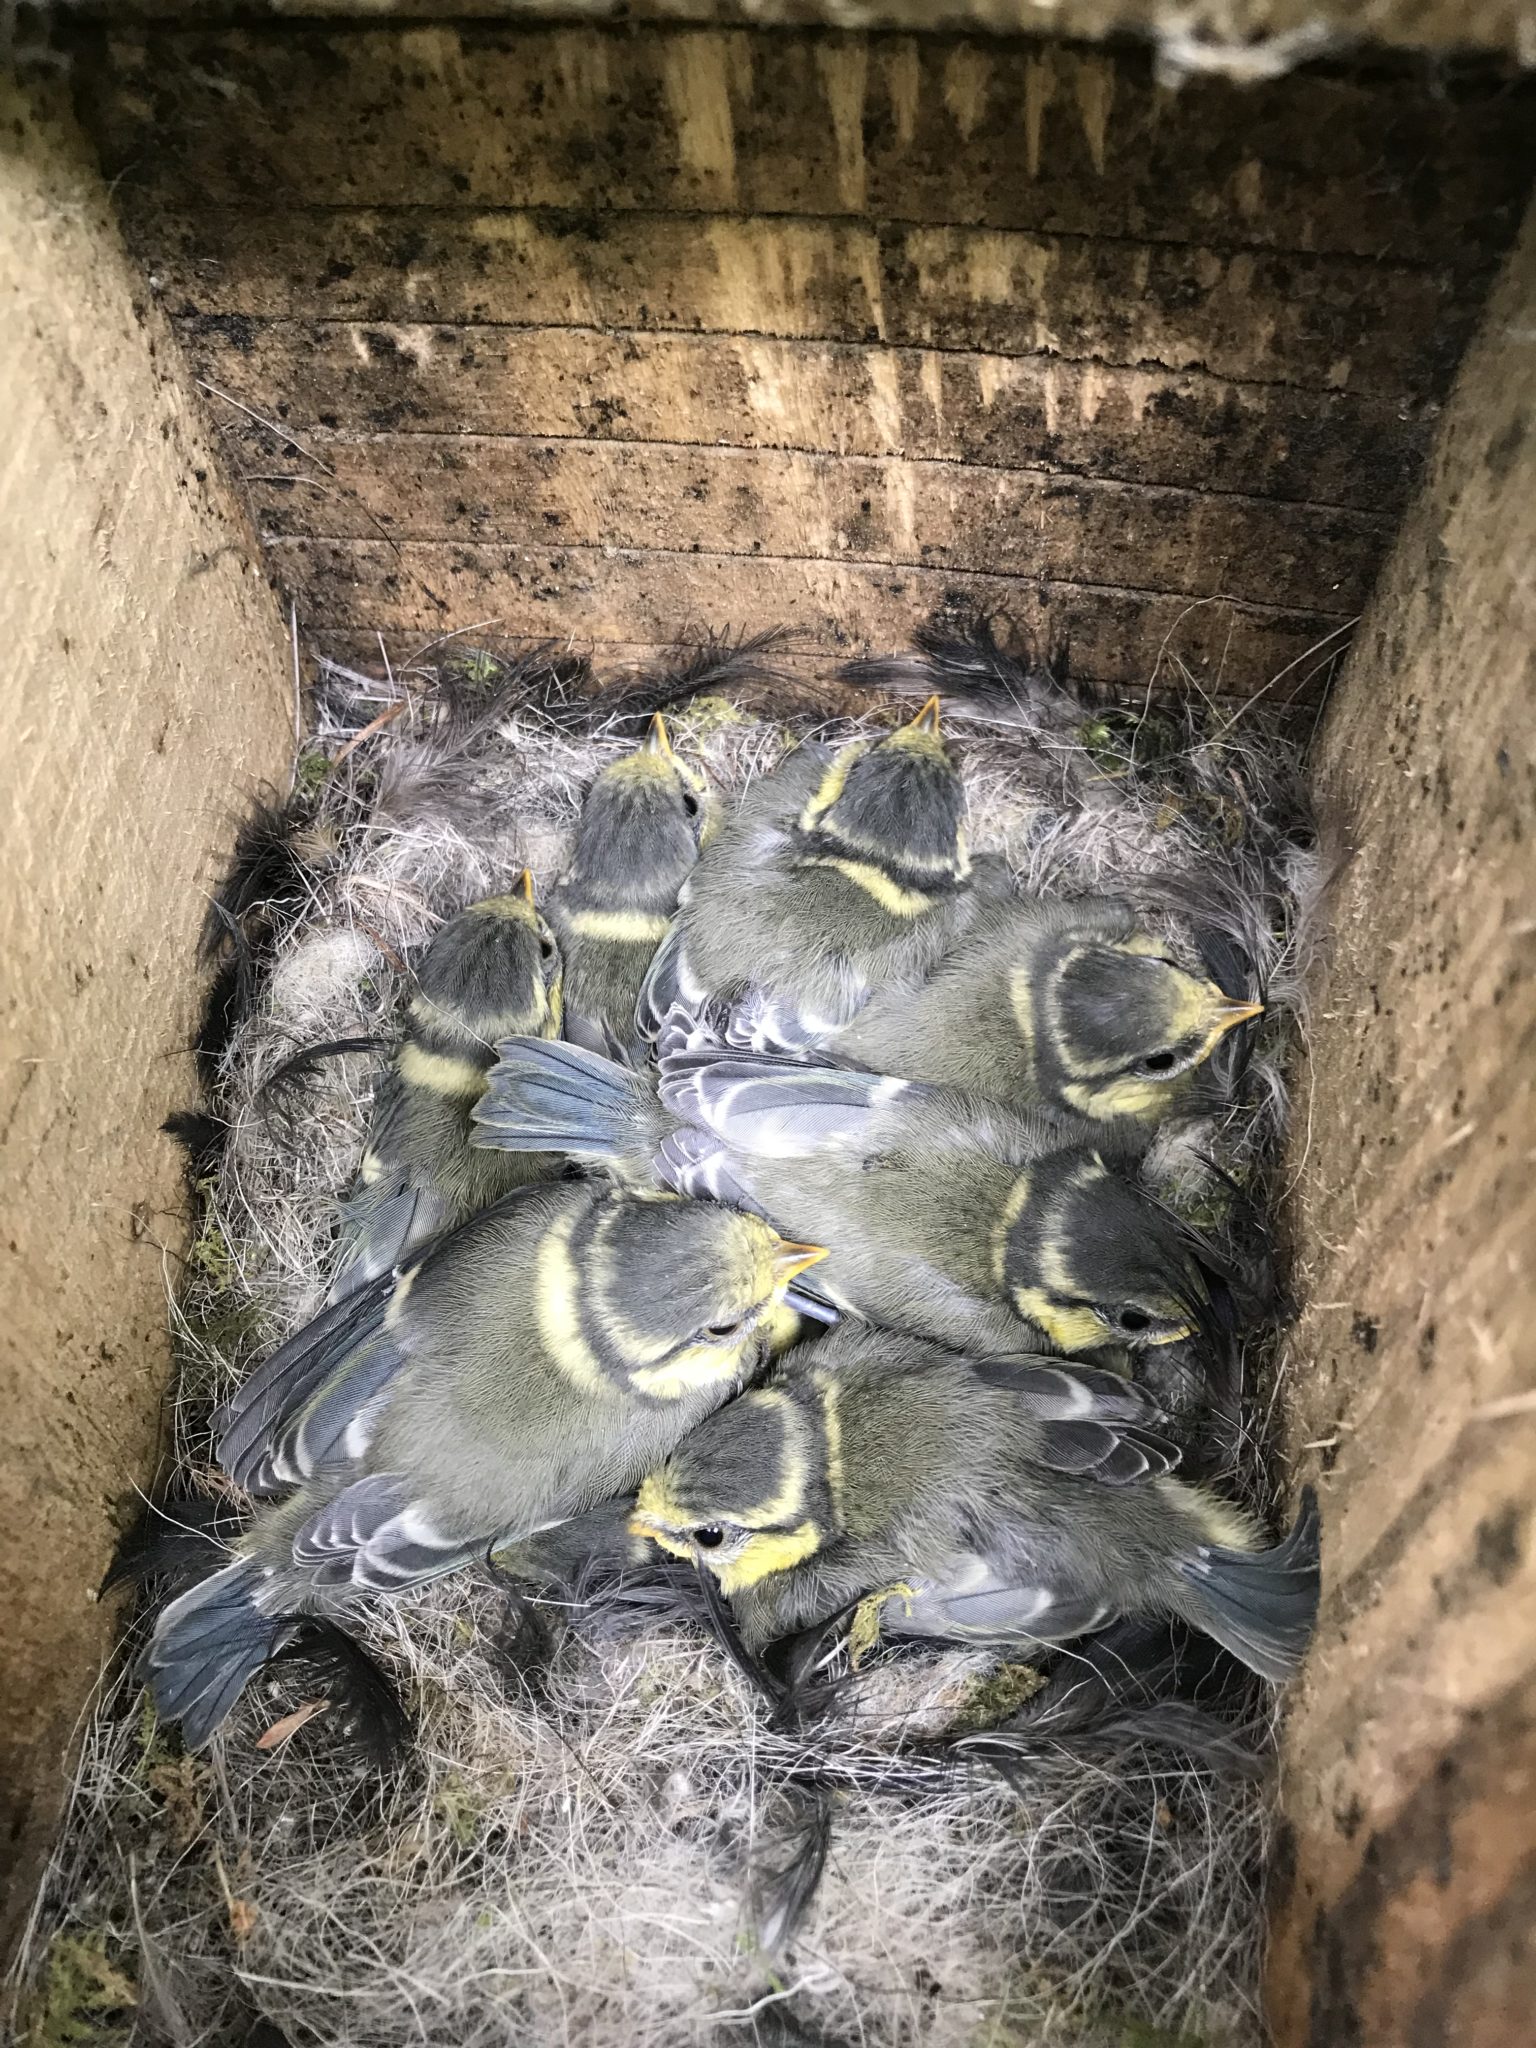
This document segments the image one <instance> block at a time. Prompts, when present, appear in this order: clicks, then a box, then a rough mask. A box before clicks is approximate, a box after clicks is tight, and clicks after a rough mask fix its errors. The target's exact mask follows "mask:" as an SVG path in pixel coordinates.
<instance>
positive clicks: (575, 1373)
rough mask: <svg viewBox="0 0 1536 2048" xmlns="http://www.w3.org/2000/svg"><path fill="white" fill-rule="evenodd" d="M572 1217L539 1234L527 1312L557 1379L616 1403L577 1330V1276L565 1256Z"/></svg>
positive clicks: (614, 1392) (615, 1391)
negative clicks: (541, 1237)
mask: <svg viewBox="0 0 1536 2048" xmlns="http://www.w3.org/2000/svg"><path fill="white" fill-rule="evenodd" d="M575 1227H576V1217H575V1216H574V1214H573V1215H569V1216H561V1217H559V1218H557V1219H556V1221H555V1222H554V1223H552V1224H551V1225H550V1227H549V1229H548V1230H546V1231H545V1233H544V1236H543V1239H542V1241H541V1243H540V1245H539V1250H538V1256H537V1257H536V1258H535V1260H534V1266H533V1312H534V1320H535V1323H536V1326H537V1328H538V1332H539V1341H540V1343H541V1344H542V1345H543V1347H544V1352H545V1355H546V1356H547V1357H548V1359H549V1361H550V1363H551V1364H552V1365H553V1366H554V1368H555V1370H556V1371H557V1372H558V1373H559V1374H560V1375H561V1377H562V1378H564V1379H566V1380H568V1381H569V1382H570V1384H571V1385H572V1386H573V1387H577V1388H579V1389H580V1391H581V1392H582V1393H584V1394H588V1395H594V1396H597V1397H599V1398H602V1399H607V1400H616V1399H617V1398H618V1391H619V1390H618V1388H617V1387H615V1386H614V1384H613V1383H612V1381H611V1380H610V1379H609V1378H608V1376H607V1374H606V1373H605V1372H604V1371H603V1369H602V1367H601V1365H599V1363H598V1361H597V1359H596V1357H595V1356H594V1354H593V1351H592V1347H591V1346H590V1345H589V1344H588V1342H587V1340H586V1338H585V1337H584V1336H583V1335H582V1331H581V1311H580V1306H579V1303H580V1297H581V1291H582V1283H581V1274H580V1272H579V1271H578V1270H577V1266H576V1261H575V1259H574V1258H573V1257H572V1256H571V1233H572V1231H573V1230H574V1229H575Z"/></svg>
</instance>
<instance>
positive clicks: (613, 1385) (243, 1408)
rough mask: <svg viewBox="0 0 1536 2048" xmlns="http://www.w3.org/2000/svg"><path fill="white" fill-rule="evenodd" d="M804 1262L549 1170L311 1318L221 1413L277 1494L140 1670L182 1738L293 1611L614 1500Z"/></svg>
mask: <svg viewBox="0 0 1536 2048" xmlns="http://www.w3.org/2000/svg"><path fill="white" fill-rule="evenodd" d="M820 1256H821V1254H820V1251H819V1249H818V1248H817V1247H815V1246H807V1245H789V1244H786V1243H785V1242H783V1240H782V1239H780V1238H779V1237H778V1236H777V1235H776V1233H775V1232H774V1231H773V1230H771V1229H770V1228H769V1227H768V1226H767V1225H766V1224H765V1223H763V1222H761V1221H760V1220H759V1219H757V1218H755V1217H748V1216H743V1215H737V1214H733V1213H732V1212H731V1211H729V1210H726V1209H721V1208H716V1207H712V1206H707V1205H705V1204H703V1203H698V1202H687V1201H681V1200H677V1199H675V1198H663V1199H660V1200H658V1199H655V1198H650V1199H639V1198H636V1197H633V1196H627V1195H620V1194H615V1193H612V1192H607V1191H605V1190H604V1189H603V1188H602V1187H601V1186H600V1185H599V1184H598V1183H596V1182H579V1181H568V1182H565V1183H562V1184H560V1185H558V1186H550V1187H533V1188H525V1189H522V1190H520V1191H519V1192H517V1193H516V1194H513V1195H511V1196H509V1197H507V1199H506V1200H505V1201H503V1202H502V1203H500V1204H499V1205H498V1206H497V1207H496V1208H494V1209H490V1210H487V1211H485V1212H484V1213H483V1214H481V1215H479V1216H475V1217H472V1218H471V1219H470V1220H469V1222H467V1223H465V1224H463V1225H462V1226H461V1227H460V1228H459V1229H458V1230H456V1231H454V1232H453V1233H451V1235H449V1236H448V1237H445V1238H442V1239H440V1240H438V1242H437V1243H435V1244H434V1245H432V1246H431V1247H430V1248H429V1249H428V1251H427V1252H426V1254H425V1255H424V1257H423V1258H422V1259H421V1260H420V1261H419V1262H418V1263H417V1264H415V1265H412V1266H407V1267H406V1268H405V1269H404V1270H403V1271H402V1272H400V1273H399V1274H397V1275H387V1276H385V1277H384V1278H382V1279H380V1280H377V1281H375V1282H373V1283H372V1284H371V1285H370V1286H368V1287H366V1288H363V1289H361V1290H359V1291H358V1292H357V1293H355V1294H353V1295H352V1296H350V1297H349V1298H348V1299H347V1300H345V1301H342V1302H338V1303H336V1304H335V1305H334V1306H333V1307H331V1308H328V1309H326V1310H324V1311H323V1312H322V1313H321V1315H320V1316H319V1317H317V1318H316V1320H315V1321H314V1322H312V1323H310V1324H309V1325H308V1326H307V1327H306V1328H305V1329H303V1330H301V1331H300V1332H299V1333H298V1335H297V1336H295V1337H294V1338H292V1339H291V1340H290V1341H289V1342H288V1343H287V1344H285V1345H284V1346H283V1347H282V1348H281V1350H279V1351H277V1352H276V1353H274V1354H273V1356H272V1357H271V1358H270V1359H269V1360H268V1361H267V1363H266V1364H265V1365H264V1366H262V1367H261V1368H260V1370H259V1371H257V1372H256V1373H254V1374H253V1375H252V1377H251V1378H250V1379H249V1380H247V1381H246V1383H245V1385H244V1386H242V1387H241V1389H240V1390H239V1392H238V1393H237V1394H236V1395H235V1397H234V1399H233V1400H232V1401H230V1403H229V1404H228V1405H227V1407H226V1408H225V1409H224V1410H223V1411H222V1412H221V1413H220V1415H219V1416H218V1418H217V1422H218V1426H219V1428H220V1431H221V1435H220V1440H219V1452H218V1454H219V1461H220V1463H221V1465H222V1466H223V1468H224V1470H225V1471H226V1472H227V1473H228V1475H229V1477H230V1478H231V1479H232V1480H233V1481H234V1482H235V1483H236V1485H238V1486H241V1487H243V1488H245V1489H246V1491H248V1492H250V1493H253V1494H255V1495H257V1496H272V1495H277V1496H282V1495H286V1496H287V1498H278V1499H275V1500H273V1501H272V1502H271V1503H270V1504H269V1505H263V1506H261V1507H259V1508H258V1511H257V1514H256V1516H255V1519H254V1520H253V1522H252V1524H251V1526H250V1528H249V1530H248V1531H247V1533H246V1534H245V1535H244V1536H243V1538H242V1539H241V1540H240V1542H239V1543H238V1545H237V1546H236V1548H237V1552H238V1554H237V1557H236V1560H235V1562H233V1563H232V1564H230V1565H228V1566H226V1567H225V1568H224V1569H223V1570H221V1571H218V1572H216V1573H214V1574H213V1575H212V1576H211V1577H209V1578H207V1579H204V1580H203V1581H202V1582H201V1583H200V1584H198V1585H196V1586H194V1587H193V1588H192V1589H191V1590H190V1591H188V1592H186V1593H184V1594H182V1595H181V1596H180V1598H178V1599H176V1600H173V1601H172V1602H171V1604H170V1605H169V1606H168V1607H166V1608H165V1609H164V1611H163V1612H162V1613H161V1615H160V1617H159V1620H158V1622H157V1623H156V1627H155V1632H154V1636H153V1638H152V1640H151V1642H150V1645H149V1649H148V1652H147V1656H146V1661H145V1671H146V1682H147V1683H148V1685H149V1687H150V1689H151V1691H152V1692H153V1694H154V1698H155V1702H156V1705H157V1707H158V1709H159V1711H160V1713H161V1714H162V1715H163V1716H164V1717H165V1718H167V1719H170V1720H178V1721H180V1722H181V1724H182V1730H183V1734H184V1736H185V1738H186V1740H187V1742H188V1744H189V1746H191V1747H194V1748H195V1747H196V1746H197V1745H198V1744H200V1743H202V1742H204V1741H206V1740H207V1738H208V1736H209V1735H210V1734H211V1733H212V1732H213V1730H214V1729H215V1728H216V1727H217V1726H218V1725H219V1723H220V1722H221V1721H222V1720H223V1719H224V1717H225V1715H226V1714H227V1713H228V1712H229V1710H230V1708H231V1707H232V1706H233V1704H234V1702H235V1700H236V1699H237V1698H238V1697H239V1694H240V1692H241V1691H242V1689H243V1688H244V1686H245V1684H246V1683H247V1681H248V1680H249V1678H250V1677H251V1676H252V1674H253V1673H254V1672H255V1671H256V1670H258V1669H259V1668H260V1666H261V1665H262V1664H263V1663H264V1662H266V1660H267V1659H268V1658H269V1657H270V1656H272V1655H273V1654H274V1652H275V1650H276V1649H277V1648H278V1647H279V1646H280V1645H281V1644H282V1642H283V1641H284V1640H285V1639H286V1637H287V1635H288V1634H289V1632H290V1631H291V1630H292V1628H293V1626H294V1624H295V1621H296V1620H297V1619H298V1618H299V1617H302V1616H305V1615H308V1614H311V1613H314V1612H322V1613H330V1612H333V1611H334V1610H335V1608H336V1607H337V1605H338V1603H340V1604H344V1603H345V1602H347V1601H348V1600H350V1599H352V1598H354V1597H355V1596H357V1595H359V1594H363V1593H367V1592H384V1593H398V1592H402V1591H404V1590H405V1589H407V1588H409V1587H411V1586H415V1585H420V1584H421V1583H423V1582H424V1581H426V1580H429V1579H434V1578H438V1577H440V1576H442V1575H443V1574H444V1573H447V1572H452V1571H455V1570H457V1569H459V1567H461V1566H462V1565H465V1564H467V1563H469V1562H471V1561H472V1560H473V1559H474V1558H475V1557H477V1556H479V1555H481V1554H483V1553H484V1552H485V1551H487V1550H488V1549H490V1548H492V1547H494V1546H496V1545H498V1544H500V1543H505V1542H508V1541H511V1540H514V1539H517V1538H521V1537H526V1536H528V1535H529V1534H531V1533H532V1532H534V1531H537V1530H539V1529H541V1528H547V1527H549V1526H551V1525H552V1524H556V1523H559V1522H562V1521H564V1520H566V1519H567V1518H568V1517H570V1516H573V1515H579V1514H581V1513H582V1512H583V1511H585V1510H586V1509H588V1508H591V1507H593V1506H595V1505H597V1504H598V1503H600V1502H602V1501H604V1500H606V1499H608V1498H609V1497H610V1496H612V1495H614V1494H619V1493H625V1492H628V1491H631V1490H632V1489H633V1488H634V1487H635V1486H636V1484H637V1483H638V1481H639V1479H640V1477H641V1476H642V1474H643V1473H645V1472H646V1471H648V1470H650V1469H651V1468H652V1466H654V1465H655V1464H657V1463H658V1462H660V1461H661V1460H662V1459H664V1458H665V1457H666V1456H667V1454H668V1452H669V1451H670V1450H671V1449H672V1448H673V1447H674V1445H675V1444H676V1443H678V1442H679V1441H680V1439H681V1438H682V1437H683V1436H685V1435H686V1434H687V1432H688V1431H689V1430H690V1429H692V1428H695V1427H696V1426H697V1425H698V1423H700V1422H701V1421H702V1420H703V1419H704V1417H705V1416H706V1415H708V1414H709V1413H710V1412H711V1411H712V1410H713V1409H715V1408H716V1407H718V1406H719V1404H720V1403H721V1402H722V1401H724V1400H726V1399H728V1398H729V1397H730V1395H731V1394H733V1393H734V1392H736V1391H737V1390H738V1389H739V1388H740V1387H741V1386H742V1384H743V1383H744V1382H745V1381H747V1380H748V1379H750V1378H751V1377H752V1375H753V1374H754V1373H755V1372H757V1371H758V1370H759V1369H760V1367H761V1365H762V1363H763V1360H764V1357H765V1355H766V1348H767V1339H766V1325H768V1324H769V1323H770V1322H771V1319H772V1316H773V1312H774V1310H775V1309H776V1308H777V1307H778V1306H779V1305H780V1303H781V1302H782V1300H783V1297H784V1293H785V1290H786V1288H787V1287H788V1286H789V1283H790V1281H791V1280H792V1279H793V1278H794V1276H795V1275H796V1274H797V1273H799V1272H801V1271H803V1270H804V1269H805V1268H806V1267H807V1266H808V1265H810V1264H812V1263H813V1262H814V1261H815V1260H816V1259H817V1258H819V1257H820Z"/></svg>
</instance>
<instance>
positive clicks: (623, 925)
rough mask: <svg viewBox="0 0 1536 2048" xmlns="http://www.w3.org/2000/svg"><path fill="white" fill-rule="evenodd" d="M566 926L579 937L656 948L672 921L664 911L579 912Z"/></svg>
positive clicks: (567, 920)
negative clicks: (611, 940) (612, 940)
mask: <svg viewBox="0 0 1536 2048" xmlns="http://www.w3.org/2000/svg"><path fill="white" fill-rule="evenodd" d="M566 924H567V926H568V927H569V929H570V930H571V931H572V932H574V933H575V934H576V936H577V937H578V938H582V939H614V940H619V941H622V942H624V943H626V944H632V945H637V946H639V945H646V946H654V945H656V944H658V943H659V942H660V941H661V940H662V939H664V938H665V937H666V936H667V933H668V931H669V930H670V929H671V926H672V920H671V918H670V917H668V916H667V914H666V912H665V911H661V910H656V911H650V910H578V911H576V912H575V914H574V915H573V916H571V917H568V918H567V919H566Z"/></svg>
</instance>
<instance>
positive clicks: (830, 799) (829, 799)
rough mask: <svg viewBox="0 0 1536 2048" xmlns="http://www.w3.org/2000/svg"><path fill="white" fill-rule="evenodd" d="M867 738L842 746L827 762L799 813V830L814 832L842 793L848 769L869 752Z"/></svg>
mask: <svg viewBox="0 0 1536 2048" xmlns="http://www.w3.org/2000/svg"><path fill="white" fill-rule="evenodd" d="M869 746H870V743H869V741H868V740H856V741H855V742H854V744H853V745H852V746H850V747H844V748H843V750H842V752H841V753H840V754H839V755H837V757H836V758H835V759H834V760H833V761H831V762H829V763H828V766H827V772H826V774H825V775H823V776H822V778H821V781H820V782H819V783H818V784H817V786H816V790H815V793H814V795H813V796H812V797H811V799H810V801H809V803H807V805H806V807H805V809H804V810H803V811H802V812H801V813H800V830H801V831H802V832H814V831H815V830H816V827H817V826H818V825H819V824H820V823H821V821H822V819H823V818H824V817H825V816H826V814H827V812H828V811H830V810H831V808H832V806H833V805H834V804H835V803H836V802H837V800H838V798H839V797H840V796H841V795H842V793H843V790H844V787H845V786H846V784H847V781H848V771H849V770H850V769H851V768H852V766H853V764H854V762H855V761H857V760H860V759H861V758H862V757H863V756H864V755H865V754H867V753H868V752H869Z"/></svg>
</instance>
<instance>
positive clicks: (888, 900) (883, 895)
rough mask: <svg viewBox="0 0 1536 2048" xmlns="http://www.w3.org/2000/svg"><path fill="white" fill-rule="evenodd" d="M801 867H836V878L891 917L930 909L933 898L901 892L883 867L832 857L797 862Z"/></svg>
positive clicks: (922, 893) (919, 891)
mask: <svg viewBox="0 0 1536 2048" xmlns="http://www.w3.org/2000/svg"><path fill="white" fill-rule="evenodd" d="M795 865H796V866H797V867H802V868H836V870H837V872H838V873H839V874H840V875H843V876H846V878H847V879H848V880H849V881H850V882H852V883H853V884H854V886H855V887H856V888H859V889H862V890H863V891H864V894H865V895H866V896H873V898H874V899H875V901H876V902H877V903H878V904H879V905H880V908H881V909H882V910H886V911H889V912H890V914H891V916H892V917H921V916H922V915H923V914H924V912H925V911H929V910H932V908H933V900H934V899H933V897H932V896H931V895H929V894H928V893H927V892H926V891H924V890H922V889H904V888H902V886H901V884H900V883H899V882H893V881H892V880H891V878H890V876H889V875H888V874H887V873H886V872H885V870H884V869H883V868H877V867H876V866H875V865H874V864H873V862H871V861H864V860H842V859H839V858H838V857H837V856H835V855H832V854H816V855H812V856H808V857H807V858H806V859H804V860H801V861H797V862H796V863H795Z"/></svg>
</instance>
